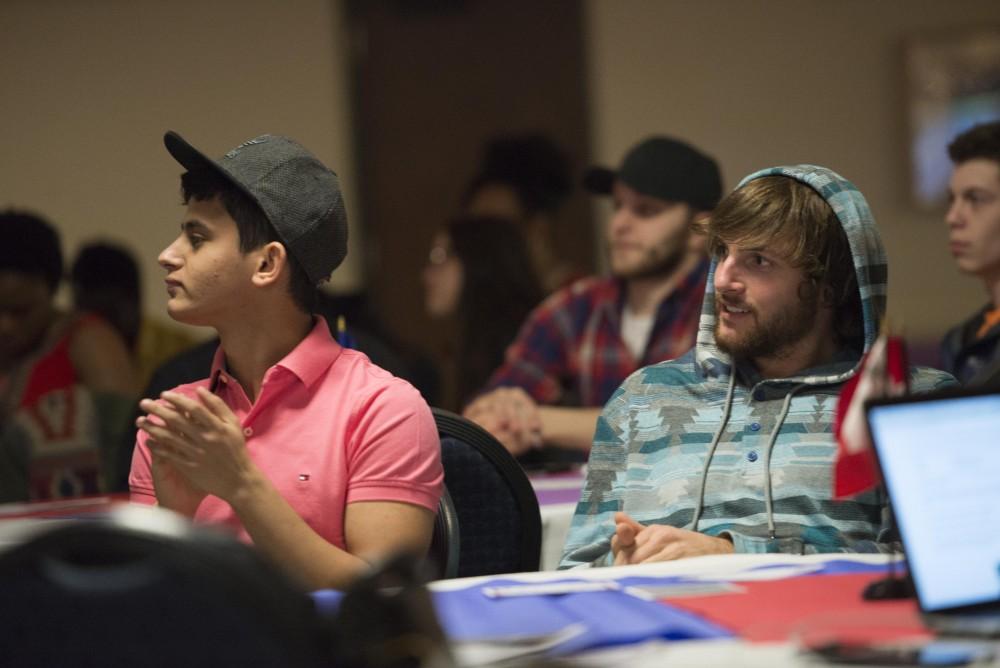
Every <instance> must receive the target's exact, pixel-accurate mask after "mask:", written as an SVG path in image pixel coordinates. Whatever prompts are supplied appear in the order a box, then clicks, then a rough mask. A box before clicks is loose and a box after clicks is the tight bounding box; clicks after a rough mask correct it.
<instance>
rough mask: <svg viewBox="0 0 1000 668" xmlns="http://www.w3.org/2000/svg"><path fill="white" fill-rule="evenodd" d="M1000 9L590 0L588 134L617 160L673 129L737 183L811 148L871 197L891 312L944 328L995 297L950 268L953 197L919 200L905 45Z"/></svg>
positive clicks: (935, 332)
mask: <svg viewBox="0 0 1000 668" xmlns="http://www.w3.org/2000/svg"><path fill="white" fill-rule="evenodd" d="M986 22H991V23H1000V3H997V2H995V1H994V0H954V1H951V2H939V1H936V0H881V1H879V2H872V1H871V0H844V1H842V2H837V3H820V2H800V1H797V0H767V1H766V2H761V1H758V2H740V1H738V0H707V1H705V2H699V3H694V2H648V1H645V0H621V1H616V2H605V1H604V0H589V2H588V4H587V38H588V44H589V50H588V54H589V58H590V62H589V82H590V101H591V104H592V110H591V128H592V132H593V136H592V139H591V146H592V148H593V150H594V151H595V153H596V155H597V156H599V157H600V158H601V159H603V160H612V161H617V160H619V159H620V156H621V154H622V153H623V152H624V151H625V150H626V149H627V148H628V147H629V146H630V145H631V144H632V143H634V142H635V141H636V140H637V139H638V138H640V137H642V136H644V135H646V134H650V133H657V132H662V133H669V134H673V135H677V136H679V137H683V138H686V139H688V140H690V141H691V142H693V143H695V144H697V145H698V146H701V147H703V148H704V149H705V150H707V151H709V152H710V153H712V154H714V155H715V156H716V158H718V159H719V161H720V162H721V164H722V167H723V172H724V176H725V183H726V186H727V187H728V188H731V187H733V186H735V185H736V183H737V182H738V181H739V179H740V178H742V177H743V176H745V175H746V174H749V173H750V172H752V171H755V170H756V169H758V168H761V167H766V166H770V165H774V164H787V163H800V162H813V163H817V164H821V165H824V166H827V167H831V168H833V169H835V170H836V171H838V172H840V173H841V174H843V175H844V176H846V177H847V178H849V179H850V180H852V181H854V183H855V184H857V185H858V187H859V188H860V189H861V191H862V192H863V193H864V194H865V196H866V197H867V198H868V200H869V203H870V204H871V206H872V209H873V211H874V213H875V218H876V220H877V221H878V223H879V227H880V229H881V231H882V236H883V240H884V242H885V245H886V247H887V250H888V255H889V275H890V289H889V315H890V318H891V320H892V321H893V322H894V323H896V324H897V325H898V324H900V323H901V324H902V325H903V327H904V329H905V332H906V334H907V335H908V337H910V338H912V339H918V340H920V339H923V340H932V339H933V340H936V339H937V338H939V337H940V335H941V334H942V333H943V330H944V328H945V326H946V325H950V324H952V323H955V322H957V321H958V320H959V319H961V318H964V317H966V316H967V315H968V314H969V313H970V312H971V311H972V310H973V309H975V308H977V307H978V306H980V305H981V304H982V303H984V302H985V301H986V297H985V294H984V292H983V290H982V288H981V286H980V284H979V283H978V282H976V281H975V280H973V279H970V278H967V277H965V276H962V275H960V274H959V273H958V271H957V270H956V269H955V268H954V265H953V263H952V260H951V256H950V255H949V253H948V249H947V240H946V230H945V227H944V224H943V222H942V219H943V209H942V210H941V211H920V210H918V209H917V208H916V207H915V206H914V205H912V204H911V202H910V201H909V195H908V179H909V172H908V170H909V167H908V163H907V150H908V138H907V129H906V126H905V123H906V109H905V91H904V80H903V77H904V72H903V44H904V40H905V39H906V38H907V37H908V36H911V35H914V34H921V33H927V32H933V31H938V30H948V29H955V28H961V27H969V26H976V25H982V24H983V23H986Z"/></svg>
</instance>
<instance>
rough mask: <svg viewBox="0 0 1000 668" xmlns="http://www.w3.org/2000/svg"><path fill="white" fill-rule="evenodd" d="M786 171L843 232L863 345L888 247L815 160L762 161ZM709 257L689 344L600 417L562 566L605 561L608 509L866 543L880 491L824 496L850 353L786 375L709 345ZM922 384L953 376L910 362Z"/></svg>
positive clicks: (854, 357)
mask: <svg viewBox="0 0 1000 668" xmlns="http://www.w3.org/2000/svg"><path fill="white" fill-rule="evenodd" d="M775 175H778V176H787V177H790V178H793V179H797V180H799V181H801V182H803V183H805V184H806V185H808V186H810V187H812V188H813V189H814V190H816V191H817V192H818V193H819V194H820V195H821V196H822V197H823V198H824V199H825V200H826V201H827V202H828V203H829V204H830V206H831V207H832V208H833V210H834V212H835V213H836V214H837V217H838V218H839V219H840V222H841V224H842V225H843V228H844V231H845V232H846V234H847V239H848V241H849V243H850V247H851V254H852V256H853V258H854V268H855V271H856V272H857V277H858V287H859V289H860V291H861V306H862V310H863V312H864V349H865V351H867V350H868V349H869V348H870V347H871V345H872V343H873V342H874V341H875V338H876V336H877V335H878V326H879V323H880V322H881V320H882V315H883V313H884V312H885V301H886V259H885V252H884V250H883V248H882V242H881V239H880V238H879V234H878V230H877V229H876V227H875V220H874V219H873V218H872V214H871V211H870V210H869V208H868V203H867V202H866V201H865V199H864V197H863V196H862V194H861V193H860V192H859V191H858V189H857V188H856V187H855V186H854V185H853V184H852V183H850V182H849V181H847V180H846V179H844V178H842V177H841V176H839V175H837V174H836V173H834V172H832V171H830V170H828V169H825V168H823V167H816V166H813V165H798V166H793V167H774V168H770V169H765V170H761V171H759V172H756V173H754V174H751V175H750V176H748V177H746V178H745V179H743V181H742V182H741V183H740V186H738V187H741V186H743V185H744V184H746V183H747V182H748V181H751V180H753V179H756V178H760V177H763V176H775ZM714 275H715V263H714V262H713V263H712V266H711V268H710V271H709V275H708V285H707V289H706V291H705V300H704V303H703V305H702V314H701V320H700V322H699V326H698V339H697V343H696V345H695V348H694V349H693V350H691V351H689V352H688V353H687V354H686V355H684V356H683V357H681V358H679V359H676V360H673V361H669V362H661V363H659V364H655V365H652V366H648V367H645V368H643V369H640V370H638V371H636V372H635V373H634V374H632V375H631V376H629V377H628V378H627V379H626V380H625V382H624V383H623V384H622V386H621V387H620V388H618V390H617V391H616V392H615V393H614V394H613V395H612V397H611V399H610V400H609V401H608V403H607V405H606V406H605V407H604V411H603V413H602V414H601V417H600V418H599V419H598V422H597V429H596V433H595V434H594V445H593V449H592V450H591V453H590V460H589V463H588V470H587V482H586V485H585V486H584V489H583V493H582V496H581V499H580V503H579V505H578V506H577V508H576V513H575V515H574V517H573V523H572V525H571V527H570V532H569V536H568V539H567V541H566V546H565V548H564V550H563V557H562V562H561V563H560V568H570V567H573V566H580V565H588V564H592V565H608V564H610V563H611V556H610V547H611V536H612V534H613V533H614V529H615V524H614V513H615V512H616V511H619V510H620V511H624V512H626V513H628V514H629V515H631V516H632V517H633V518H635V519H636V520H638V521H639V522H641V523H643V524H665V525H672V526H676V527H680V528H686V529H693V530H696V531H700V532H702V533H705V534H709V535H712V536H720V535H722V536H725V537H727V538H730V539H731V540H732V541H733V547H734V548H735V550H736V552H786V553H795V554H803V553H813V552H854V551H857V552H874V551H879V550H883V551H886V550H888V545H887V544H885V543H882V542H880V539H882V538H884V537H885V535H884V530H885V528H886V526H887V522H888V515H889V514H888V510H887V507H886V499H885V495H884V492H883V491H882V490H881V489H876V490H873V491H870V492H866V493H863V494H861V495H858V496H856V497H854V498H852V499H847V500H840V501H838V500H834V499H833V498H832V488H833V485H832V473H833V462H834V455H835V452H836V443H835V438H834V436H833V433H832V432H833V421H834V414H835V410H836V405H837V398H838V395H839V393H840V389H841V387H842V385H843V383H844V382H845V381H846V380H847V379H849V378H851V377H852V376H853V375H854V374H855V373H856V372H857V368H858V365H859V362H860V357H859V355H858V354H857V353H849V352H846V351H845V352H844V353H842V354H840V355H839V356H838V357H837V358H836V359H834V360H831V361H830V362H829V363H827V364H824V365H823V366H821V367H817V368H812V369H806V370H804V371H802V373H801V374H800V375H798V376H795V377H792V378H779V379H764V378H761V377H760V375H759V374H758V373H757V371H756V370H755V369H754V368H753V367H752V366H751V365H743V364H737V365H736V366H735V368H734V364H733V360H732V359H730V357H729V356H728V355H727V354H726V353H724V352H722V351H721V350H719V349H718V348H717V347H716V344H715V289H714V286H713V277H714ZM910 373H911V375H910V386H911V388H912V389H913V391H914V392H925V391H928V390H931V389H936V388H938V387H943V386H946V385H950V384H953V383H954V379H952V378H951V376H948V375H947V374H945V373H943V372H939V371H934V370H931V369H918V368H914V369H911V372H910Z"/></svg>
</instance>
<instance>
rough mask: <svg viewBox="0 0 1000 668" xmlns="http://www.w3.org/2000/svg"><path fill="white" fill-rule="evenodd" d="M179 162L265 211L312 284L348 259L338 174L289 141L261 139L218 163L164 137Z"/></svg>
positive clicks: (168, 135)
mask: <svg viewBox="0 0 1000 668" xmlns="http://www.w3.org/2000/svg"><path fill="white" fill-rule="evenodd" d="M163 143H164V144H165V145H166V147H167V150H168V151H170V155H172V156H173V157H174V159H175V160H176V161H177V162H179V163H181V165H183V166H184V167H185V168H186V169H188V170H189V171H193V170H210V171H213V172H216V173H217V174H220V175H222V176H223V177H224V178H226V179H228V180H229V181H230V182H232V183H233V184H234V185H236V186H237V187H238V188H240V190H242V191H243V192H244V193H246V194H247V195H248V196H249V197H250V198H251V199H252V200H253V201H255V202H256V203H257V204H258V205H259V206H260V208H261V209H262V210H263V211H264V215H266V216H267V218H268V220H269V221H270V222H271V225H272V226H274V230H275V232H277V233H278V237H279V238H280V239H281V241H282V242H283V243H284V244H285V247H286V248H287V249H288V252H289V253H290V254H291V255H292V257H294V258H295V260H296V261H297V262H298V263H299V264H300V265H302V269H303V270H304V271H305V272H306V275H307V276H308V277H309V280H310V281H312V282H313V283H314V284H319V283H321V282H322V281H325V280H327V279H328V278H329V277H330V274H331V273H332V272H333V270H334V269H336V268H337V267H338V266H339V265H340V263H341V262H343V261H344V257H345V256H346V255H347V211H346V210H345V208H344V198H343V196H342V195H341V192H340V181H339V179H338V178H337V175H336V174H334V173H333V171H331V170H330V169H329V168H327V167H326V166H325V165H324V164H323V163H321V162H320V161H319V160H318V159H317V158H316V157H315V156H314V155H313V154H311V153H310V152H309V151H307V150H306V149H304V148H303V147H302V146H300V145H299V144H298V143H296V142H295V141H293V140H291V139H289V138H288V137H282V136H279V135H261V136H260V137H256V138H254V139H251V140H249V141H246V142H243V143H242V144H240V145H239V146H237V147H236V148H234V149H233V150H231V151H229V152H228V153H226V154H225V155H224V156H222V157H221V158H219V159H218V160H212V159H210V158H208V157H206V156H205V155H204V154H203V153H202V152H201V151H199V150H198V149H196V148H194V147H193V146H191V144H189V143H187V142H186V141H185V140H184V139H183V138H182V137H181V136H180V135H179V134H177V133H176V132H172V131H171V132H167V133H166V134H165V135H163Z"/></svg>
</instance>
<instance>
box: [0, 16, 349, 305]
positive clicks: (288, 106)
mask: <svg viewBox="0 0 1000 668" xmlns="http://www.w3.org/2000/svg"><path fill="white" fill-rule="evenodd" d="M0 25H3V26H4V38H3V40H0V95H2V100H3V102H2V112H0V119H2V121H0V146H3V156H2V158H0V184H2V185H0V207H6V206H18V207H25V208H31V209H35V210H38V211H39V212H41V213H43V214H45V215H46V216H48V217H49V218H50V219H51V220H52V221H53V222H54V223H56V224H57V225H58V226H59V227H60V229H61V230H62V231H63V239H64V250H65V252H66V253H67V255H68V256H69V257H72V254H73V252H74V251H75V249H76V247H77V246H78V245H79V244H80V243H81V242H85V241H89V240H92V239H94V238H97V237H101V238H112V239H115V240H120V241H124V242H126V243H127V244H128V245H129V246H131V247H132V248H133V249H134V251H135V252H136V253H137V254H138V255H139V256H140V257H141V258H142V261H143V266H142V269H143V273H144V278H145V308H146V311H147V312H150V313H160V314H162V313H163V312H164V304H165V291H164V289H163V283H162V282H161V279H162V276H163V271H162V270H161V269H160V268H159V267H158V266H157V264H156V256H157V254H158V253H159V251H160V250H161V249H162V248H163V247H164V246H166V245H167V244H168V243H169V242H170V240H171V239H173V238H174V237H175V236H176V235H177V233H178V225H179V223H180V217H181V214H182V211H183V209H182V208H181V207H180V199H179V194H178V186H179V181H178V178H177V177H178V176H179V175H180V172H181V171H182V170H181V168H180V166H179V165H178V164H177V163H176V162H174V160H173V159H172V158H171V157H170V156H169V154H168V153H167V152H166V150H165V149H164V148H163V143H162V135H163V132H164V131H165V130H167V129H173V130H177V131H178V132H180V133H181V134H182V135H183V136H184V137H185V138H186V139H188V140H189V141H190V142H191V143H192V144H194V145H195V146H196V147H198V148H200V149H201V150H203V151H205V152H206V153H208V154H209V155H213V156H221V155H222V154H223V153H225V152H226V151H228V150H229V149H230V148H232V147H234V146H236V145H237V144H239V143H241V142H243V141H244V140H246V139H249V138H251V137H254V136H257V135H259V134H262V133H265V132H271V133H279V134H287V135H289V136H291V137H294V138H295V139H297V140H298V141H300V142H301V143H302V144H304V145H305V146H307V147H308V148H309V149H310V150H312V151H313V152H314V153H315V154H316V155H317V156H319V158H320V159H321V160H323V161H324V162H325V163H326V164H328V165H329V166H330V167H332V168H333V169H334V170H335V171H337V172H338V173H340V175H341V177H342V184H343V185H344V188H345V196H346V200H347V204H348V209H349V211H350V213H351V217H352V219H353V220H354V221H355V222H358V221H359V220H360V215H359V212H358V211H357V210H355V209H354V208H353V207H352V206H351V205H352V202H355V201H356V199H357V198H356V197H354V196H353V193H354V192H355V191H356V183H355V175H354V170H353V169H351V166H350V165H351V161H352V159H353V153H352V152H353V146H352V142H351V133H350V129H349V128H350V122H349V96H348V90H349V84H348V72H347V69H348V63H347V58H346V53H347V48H348V45H347V44H346V40H345V38H344V30H343V26H342V23H341V14H340V12H339V2H332V3H331V2H330V1H329V0H289V1H287V2H280V3H279V2H275V1H274V0H211V1H210V2H203V1H196V0H172V1H171V2H159V1H158V0H94V1H93V2H78V1H76V0H5V1H4V2H3V3H0ZM360 230H361V226H360V225H355V226H354V229H353V231H352V234H353V239H352V242H353V243H352V246H353V247H354V248H357V246H358V244H357V242H358V241H359V240H360V237H361V235H360ZM360 256H361V254H360V253H358V252H354V253H353V254H352V256H351V257H349V261H348V263H347V265H346V267H344V268H342V269H341V270H339V271H338V272H337V274H336V284H337V285H338V286H341V287H350V286H353V285H356V284H359V283H360V282H361V265H360V261H359V260H360Z"/></svg>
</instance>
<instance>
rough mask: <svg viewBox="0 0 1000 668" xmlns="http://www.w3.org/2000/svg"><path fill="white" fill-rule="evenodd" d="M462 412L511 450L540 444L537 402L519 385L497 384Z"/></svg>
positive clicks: (524, 448) (521, 449)
mask: <svg viewBox="0 0 1000 668" xmlns="http://www.w3.org/2000/svg"><path fill="white" fill-rule="evenodd" d="M463 415H464V416H465V417H467V418H468V419H470V420H472V421H473V422H475V423H477V424H478V425H479V426H481V427H482V428H483V429H485V430H486V431H488V432H490V433H491V434H493V436H494V437H495V438H496V439H497V440H498V441H500V442H501V443H503V445H504V447H505V448H507V450H509V451H510V453H511V454H513V455H515V456H517V455H521V454H524V453H525V452H527V451H528V450H530V449H531V448H537V447H540V446H541V445H542V421H541V417H540V415H539V412H538V404H537V403H536V402H535V400H534V399H532V398H531V395H529V394H528V393H527V392H525V391H524V390H523V389H521V388H520V387H500V388H497V389H495V390H493V391H492V392H488V393H486V394H484V395H482V396H480V397H478V398H477V399H476V400H475V401H473V402H472V403H471V404H469V405H468V406H467V407H466V409H465V411H464V412H463Z"/></svg>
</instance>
